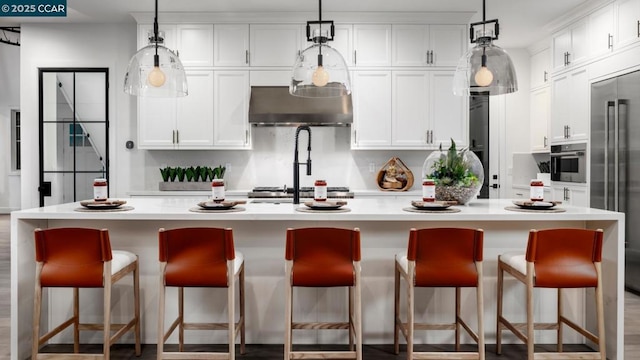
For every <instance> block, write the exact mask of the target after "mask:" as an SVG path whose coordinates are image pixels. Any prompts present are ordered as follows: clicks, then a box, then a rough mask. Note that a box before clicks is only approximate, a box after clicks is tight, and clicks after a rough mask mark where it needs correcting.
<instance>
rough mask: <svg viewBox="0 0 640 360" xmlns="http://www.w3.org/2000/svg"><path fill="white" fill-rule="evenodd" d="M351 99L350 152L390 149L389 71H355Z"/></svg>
mask: <svg viewBox="0 0 640 360" xmlns="http://www.w3.org/2000/svg"><path fill="white" fill-rule="evenodd" d="M352 96H353V134H352V137H351V146H352V148H354V149H358V148H388V147H389V146H390V145H391V71H355V72H354V73H353V94H352Z"/></svg>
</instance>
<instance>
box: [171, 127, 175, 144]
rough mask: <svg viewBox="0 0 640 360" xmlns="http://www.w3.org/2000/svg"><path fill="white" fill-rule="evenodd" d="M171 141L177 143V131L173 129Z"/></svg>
mask: <svg viewBox="0 0 640 360" xmlns="http://www.w3.org/2000/svg"><path fill="white" fill-rule="evenodd" d="M171 143H172V144H175V143H176V131H175V130H172V131H171Z"/></svg>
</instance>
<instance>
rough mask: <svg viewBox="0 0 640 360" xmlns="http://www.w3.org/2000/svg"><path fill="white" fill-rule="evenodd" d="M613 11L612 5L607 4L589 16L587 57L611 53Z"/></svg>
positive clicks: (612, 43)
mask: <svg viewBox="0 0 640 360" xmlns="http://www.w3.org/2000/svg"><path fill="white" fill-rule="evenodd" d="M613 10H614V9H613V4H609V5H607V6H604V7H602V8H600V9H598V10H596V11H594V12H593V13H591V14H589V18H588V21H589V37H588V39H589V56H597V55H601V54H605V53H609V52H611V51H613V45H614V23H613V20H614V16H613V15H614V11H613Z"/></svg>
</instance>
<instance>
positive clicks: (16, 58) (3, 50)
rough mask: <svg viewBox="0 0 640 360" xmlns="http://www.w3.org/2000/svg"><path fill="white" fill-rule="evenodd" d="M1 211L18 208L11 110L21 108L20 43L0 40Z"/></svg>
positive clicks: (17, 183)
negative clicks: (12, 152)
mask: <svg viewBox="0 0 640 360" xmlns="http://www.w3.org/2000/svg"><path fill="white" fill-rule="evenodd" d="M0 64H2V66H0V84H1V86H0V214H1V213H9V212H10V211H12V210H17V209H19V208H20V174H19V172H12V171H11V110H19V109H20V47H18V46H13V45H8V44H0Z"/></svg>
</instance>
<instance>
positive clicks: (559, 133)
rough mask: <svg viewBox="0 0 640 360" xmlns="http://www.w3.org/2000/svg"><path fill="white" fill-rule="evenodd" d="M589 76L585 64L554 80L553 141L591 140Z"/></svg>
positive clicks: (552, 93) (552, 84)
mask: <svg viewBox="0 0 640 360" xmlns="http://www.w3.org/2000/svg"><path fill="white" fill-rule="evenodd" d="M588 104H589V76H588V73H587V69H586V68H585V67H582V68H579V69H575V70H573V71H570V72H565V73H563V74H560V75H558V76H554V77H553V79H552V80H551V142H552V143H562V142H566V141H573V140H581V141H583V140H587V137H588V134H589V106H588Z"/></svg>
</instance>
